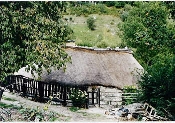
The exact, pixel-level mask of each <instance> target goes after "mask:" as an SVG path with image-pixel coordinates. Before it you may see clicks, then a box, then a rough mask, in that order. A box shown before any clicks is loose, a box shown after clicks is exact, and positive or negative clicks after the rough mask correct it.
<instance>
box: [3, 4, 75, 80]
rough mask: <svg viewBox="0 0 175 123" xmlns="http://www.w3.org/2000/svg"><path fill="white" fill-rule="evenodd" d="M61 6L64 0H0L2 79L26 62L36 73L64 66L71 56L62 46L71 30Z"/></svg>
mask: <svg viewBox="0 0 175 123" xmlns="http://www.w3.org/2000/svg"><path fill="white" fill-rule="evenodd" d="M64 9H65V6H64V3H63V2H46V1H43V2H29V1H28V2H1V3H0V13H1V14H0V25H1V28H0V73H1V74H0V80H1V81H2V80H3V79H4V77H5V76H7V75H8V74H12V73H14V72H15V71H17V70H18V69H19V68H21V67H24V66H26V65H29V67H28V70H29V69H30V68H31V69H32V73H33V71H35V70H36V72H37V73H39V74H40V73H41V71H42V69H43V67H44V68H45V69H46V70H47V71H48V72H50V71H51V66H53V67H55V68H57V69H59V68H60V67H63V66H65V62H67V61H69V60H70V58H69V56H68V55H67V54H66V53H65V51H64V50H63V49H62V48H61V46H62V45H63V44H64V41H66V40H67V39H69V38H70V36H71V33H72V30H71V29H70V28H69V27H68V26H67V25H65V24H64V22H63V20H62V15H61V14H62V12H63V11H64ZM34 64H36V65H37V66H35V65H34Z"/></svg>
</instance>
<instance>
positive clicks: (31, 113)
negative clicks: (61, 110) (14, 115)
mask: <svg viewBox="0 0 175 123" xmlns="http://www.w3.org/2000/svg"><path fill="white" fill-rule="evenodd" d="M20 113H21V114H22V115H23V116H24V119H25V120H26V121H37V120H38V122H39V121H40V122H41V121H54V120H56V117H57V114H56V113H54V112H50V111H49V112H46V111H44V110H42V109H39V107H37V108H23V109H21V110H20Z"/></svg>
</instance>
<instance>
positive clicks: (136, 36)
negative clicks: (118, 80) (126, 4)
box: [120, 2, 174, 65]
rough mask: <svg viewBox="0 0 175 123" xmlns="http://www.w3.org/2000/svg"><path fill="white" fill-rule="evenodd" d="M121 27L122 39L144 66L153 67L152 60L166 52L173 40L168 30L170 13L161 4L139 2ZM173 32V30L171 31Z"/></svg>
mask: <svg viewBox="0 0 175 123" xmlns="http://www.w3.org/2000/svg"><path fill="white" fill-rule="evenodd" d="M137 4H138V5H136V6H134V7H133V8H132V9H131V10H130V11H128V13H129V14H128V15H127V17H126V18H125V19H123V20H124V22H123V23H122V24H121V25H120V29H121V30H122V31H123V33H122V39H123V41H124V42H126V44H127V45H128V46H130V47H132V48H136V49H137V50H136V53H135V56H136V58H137V59H139V60H140V62H141V63H142V65H151V64H152V58H153V57H154V56H156V55H157V54H158V53H159V52H161V51H163V50H166V47H167V44H168V43H169V42H170V41H171V40H172V39H173V35H174V34H173V33H172V31H170V28H167V17H168V11H167V9H166V7H165V6H163V5H162V3H161V2H138V3H137ZM171 30H172V29H171Z"/></svg>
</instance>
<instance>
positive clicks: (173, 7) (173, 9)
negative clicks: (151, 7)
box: [164, 1, 175, 19]
mask: <svg viewBox="0 0 175 123" xmlns="http://www.w3.org/2000/svg"><path fill="white" fill-rule="evenodd" d="M164 4H165V5H166V6H167V8H168V9H169V11H170V17H171V18H173V19H175V1H164Z"/></svg>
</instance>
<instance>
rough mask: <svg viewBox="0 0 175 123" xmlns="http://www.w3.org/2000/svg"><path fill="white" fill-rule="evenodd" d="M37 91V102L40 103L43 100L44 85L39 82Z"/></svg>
mask: <svg viewBox="0 0 175 123" xmlns="http://www.w3.org/2000/svg"><path fill="white" fill-rule="evenodd" d="M38 91H39V101H40V102H42V101H43V98H44V83H43V82H41V81H38ZM36 96H37V95H36Z"/></svg>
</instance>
